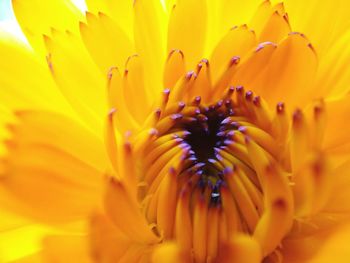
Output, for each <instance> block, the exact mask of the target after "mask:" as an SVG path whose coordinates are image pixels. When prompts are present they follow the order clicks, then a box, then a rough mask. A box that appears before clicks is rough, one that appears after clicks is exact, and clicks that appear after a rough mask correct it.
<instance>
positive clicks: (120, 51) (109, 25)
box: [80, 13, 135, 75]
mask: <svg viewBox="0 0 350 263" xmlns="http://www.w3.org/2000/svg"><path fill="white" fill-rule="evenodd" d="M86 17H87V24H85V23H82V22H81V23H80V33H81V36H82V39H83V41H84V44H85V46H86V47H87V49H88V51H89V53H90V55H91V56H92V58H93V59H94V61H95V63H96V64H97V65H98V66H99V68H100V69H101V71H102V73H103V74H104V75H106V74H107V72H108V70H109V69H110V68H111V67H112V66H116V67H118V68H120V69H123V68H124V65H125V62H126V60H127V58H128V57H129V56H131V55H133V54H134V53H135V51H134V48H133V46H132V44H131V41H130V39H129V38H128V36H127V35H126V34H125V33H124V32H123V31H122V30H121V29H120V28H119V27H118V26H117V25H116V24H115V22H114V21H113V20H112V19H111V18H110V17H108V16H107V15H105V14H103V13H99V14H98V16H95V15H93V14H91V13H87V14H86ZM101 47H103V48H101Z"/></svg>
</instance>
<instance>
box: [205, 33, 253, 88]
mask: <svg viewBox="0 0 350 263" xmlns="http://www.w3.org/2000/svg"><path fill="white" fill-rule="evenodd" d="M255 44H256V38H255V34H254V32H253V31H251V30H249V29H248V27H247V26H240V27H234V28H232V29H230V30H229V31H228V32H227V34H226V35H225V36H224V37H223V38H222V40H221V41H220V42H219V43H218V44H217V46H216V47H215V48H214V50H213V53H212V54H211V58H210V65H211V72H212V75H213V81H214V82H216V81H217V80H218V78H219V77H220V76H221V74H222V72H223V71H224V70H226V67H227V64H228V63H229V62H230V60H231V59H232V57H234V56H236V57H244V55H245V54H246V53H247V52H248V51H249V50H250V49H252V48H253V47H254V46H255Z"/></svg>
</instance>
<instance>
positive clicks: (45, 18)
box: [12, 0, 83, 58]
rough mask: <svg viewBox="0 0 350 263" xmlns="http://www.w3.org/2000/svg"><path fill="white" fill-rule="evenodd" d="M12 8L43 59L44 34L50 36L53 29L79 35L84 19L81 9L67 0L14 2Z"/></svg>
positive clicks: (18, 0) (24, 0) (22, 0)
mask: <svg viewBox="0 0 350 263" xmlns="http://www.w3.org/2000/svg"><path fill="white" fill-rule="evenodd" d="M12 6H13V10H14V12H15V15H16V18H17V20H18V22H19V24H20V26H21V28H22V30H23V32H24V33H25V35H26V36H27V38H28V40H29V42H30V43H31V45H32V46H33V47H34V48H35V49H36V50H37V51H38V52H39V54H41V55H42V58H44V56H45V55H46V54H45V46H44V42H43V40H42V35H43V34H49V33H50V30H51V28H56V29H59V30H70V31H71V32H75V33H77V32H78V30H79V28H78V21H79V20H80V19H83V17H82V13H81V12H80V11H79V9H77V8H76V7H75V6H74V5H73V3H72V2H71V1H67V0H64V1H60V0H53V1H50V2H41V1H38V0H29V1H27V0H13V1H12ZM33 14H35V15H33ZM62 17H64V19H62Z"/></svg>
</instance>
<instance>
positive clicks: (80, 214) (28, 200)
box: [0, 143, 103, 223]
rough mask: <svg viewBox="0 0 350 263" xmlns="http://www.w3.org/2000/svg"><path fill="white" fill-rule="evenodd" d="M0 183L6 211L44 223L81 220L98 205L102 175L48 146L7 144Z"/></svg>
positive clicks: (99, 202)
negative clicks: (6, 205) (7, 151)
mask: <svg viewBox="0 0 350 263" xmlns="http://www.w3.org/2000/svg"><path fill="white" fill-rule="evenodd" d="M52 166H54V167H55V169H52ZM0 182H1V190H2V193H1V195H3V196H5V198H7V200H8V201H7V202H8V209H12V210H14V211H16V212H17V213H19V214H23V215H25V216H30V217H33V218H35V219H38V220H41V221H44V222H46V223H56V222H65V221H67V220H68V221H69V220H76V219H81V218H84V217H85V216H86V215H87V214H89V213H90V212H91V211H92V210H95V209H99V207H101V204H102V198H101V195H102V193H103V175H102V173H100V172H98V171H97V170H95V169H94V168H92V167H91V166H89V165H88V164H86V163H83V162H82V161H79V160H78V159H77V158H74V157H73V156H71V155H69V154H67V153H64V152H62V151H60V150H58V149H55V148H52V147H50V146H45V145H41V146H40V145H38V144H37V145H35V144H32V145H28V144H27V145H24V144H22V145H16V144H15V143H14V144H11V145H9V154H8V157H7V160H6V166H5V171H4V174H3V175H2V177H1V181H0ZM43 189H45V191H43Z"/></svg>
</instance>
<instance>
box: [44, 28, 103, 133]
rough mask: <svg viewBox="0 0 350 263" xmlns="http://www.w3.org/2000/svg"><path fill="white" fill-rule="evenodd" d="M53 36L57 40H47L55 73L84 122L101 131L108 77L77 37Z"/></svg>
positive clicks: (50, 62)
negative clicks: (104, 75) (99, 68)
mask: <svg viewBox="0 0 350 263" xmlns="http://www.w3.org/2000/svg"><path fill="white" fill-rule="evenodd" d="M53 35H54V36H53V38H49V37H44V39H45V44H46V46H47V49H48V52H49V55H48V57H47V59H48V64H49V67H50V69H51V74H52V76H53V78H54V80H55V81H56V83H57V84H58V86H59V87H60V89H61V91H62V93H63V94H64V95H65V97H66V98H67V100H68V101H69V102H70V103H71V105H72V107H74V109H75V110H76V111H77V113H78V114H79V115H80V116H81V117H82V119H83V120H84V121H85V122H86V123H87V124H88V125H89V126H90V127H91V128H92V129H93V130H95V131H96V130H97V131H98V132H101V131H102V120H103V116H105V115H106V113H107V107H106V106H107V103H106V102H107V100H106V98H107V95H106V87H105V83H106V78H105V77H103V75H102V74H101V73H100V71H99V70H98V68H97V66H96V65H95V64H94V62H93V61H92V60H91V58H90V56H89V54H88V53H87V51H86V49H85V47H84V45H83V43H82V41H81V40H80V39H79V38H78V37H77V36H76V35H74V34H72V33H70V32H65V33H63V32H59V31H54V34H53ZM99 129H100V130H99Z"/></svg>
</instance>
